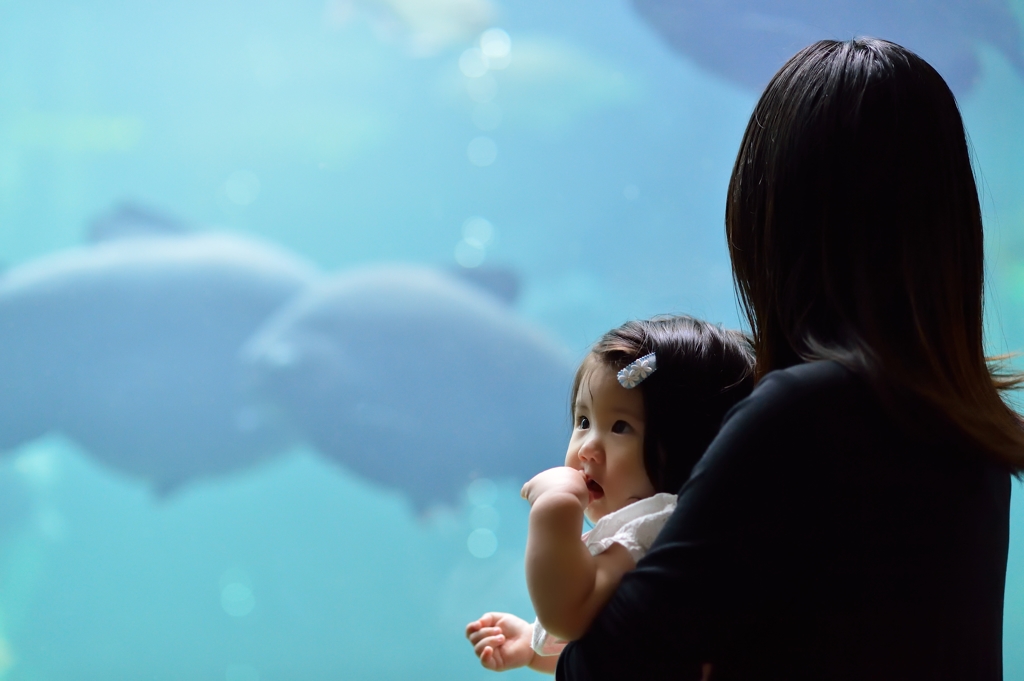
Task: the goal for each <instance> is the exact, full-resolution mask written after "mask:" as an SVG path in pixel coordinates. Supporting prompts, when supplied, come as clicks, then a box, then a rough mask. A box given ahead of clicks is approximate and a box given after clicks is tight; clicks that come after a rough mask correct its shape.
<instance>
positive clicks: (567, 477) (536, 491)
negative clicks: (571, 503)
mask: <svg viewBox="0 0 1024 681" xmlns="http://www.w3.org/2000/svg"><path fill="white" fill-rule="evenodd" d="M553 492H566V493H568V494H572V495H574V496H575V497H576V498H577V499H579V500H580V504H582V505H583V507H584V508H586V507H587V504H588V503H590V492H589V488H588V487H587V477H586V475H585V474H584V473H583V471H581V470H577V469H575V468H569V467H568V466H559V467H557V468H549V469H548V470H546V471H543V472H541V473H538V474H537V475H535V476H533V479H532V480H530V481H529V482H528V483H526V484H525V485H523V491H522V497H523V498H524V499H526V500H527V501H529V502H530V505H531V506H532V505H533V504H534V503H536V501H537V499H538V498H540V497H541V496H542V495H544V494H548V493H553Z"/></svg>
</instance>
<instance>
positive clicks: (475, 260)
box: [455, 241, 487, 268]
mask: <svg viewBox="0 0 1024 681" xmlns="http://www.w3.org/2000/svg"><path fill="white" fill-rule="evenodd" d="M485 257H487V251H486V250H485V249H484V247H483V246H480V245H478V244H471V243H469V242H468V241H460V242H459V243H457V244H455V262H457V263H459V264H460V265H462V266H463V267H470V268H472V267H480V265H482V264H483V262H484V258H485Z"/></svg>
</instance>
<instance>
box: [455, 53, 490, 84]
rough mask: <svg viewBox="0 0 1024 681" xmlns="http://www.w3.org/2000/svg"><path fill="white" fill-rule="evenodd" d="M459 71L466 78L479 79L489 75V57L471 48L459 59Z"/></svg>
mask: <svg viewBox="0 0 1024 681" xmlns="http://www.w3.org/2000/svg"><path fill="white" fill-rule="evenodd" d="M459 70H460V71H462V75H464V76H466V78H479V77H480V76H482V75H484V74H485V73H487V57H485V56H484V53H483V52H481V51H480V50H478V49H477V48H475V47H471V48H469V49H468V50H466V51H465V52H463V53H462V56H460V57H459Z"/></svg>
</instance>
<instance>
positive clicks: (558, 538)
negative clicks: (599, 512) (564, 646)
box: [526, 489, 635, 641]
mask: <svg viewBox="0 0 1024 681" xmlns="http://www.w3.org/2000/svg"><path fill="white" fill-rule="evenodd" d="M582 523H583V504H582V503H581V501H580V497H579V495H578V494H574V493H571V492H569V491H566V492H563V491H560V490H558V489H551V490H547V491H545V492H543V493H542V494H540V495H539V496H537V498H536V499H535V500H533V506H532V508H531V509H530V529H529V535H528V537H527V540H526V585H527V587H528V588H529V591H530V599H531V600H532V601H533V607H534V610H536V612H537V619H538V620H540V623H541V624H542V625H543V626H544V628H545V629H546V630H547V631H548V632H549V633H551V634H552V635H554V636H557V637H558V638H561V639H564V640H566V641H573V640H576V639H578V638H580V637H581V636H582V635H583V634H584V633H585V632H586V631H587V629H588V628H589V627H590V623H591V622H592V621H593V620H594V617H595V616H596V615H597V613H598V612H599V611H600V610H601V608H602V607H603V606H604V605H605V603H607V602H608V599H609V598H610V597H611V595H612V593H613V592H614V591H615V588H616V587H617V586H618V585H619V582H620V581H621V580H622V576H623V575H624V574H626V573H627V572H629V571H630V570H632V569H633V568H634V567H635V564H634V562H633V558H632V556H630V555H629V551H627V550H626V549H625V548H624V547H623V546H620V545H619V544H613V545H612V546H611V547H610V548H609V549H608V550H607V551H604V552H603V553H601V554H598V555H597V556H591V555H590V551H588V550H587V547H586V546H585V545H584V544H583V542H582V541H580V539H579V531H580V526H581V525H582Z"/></svg>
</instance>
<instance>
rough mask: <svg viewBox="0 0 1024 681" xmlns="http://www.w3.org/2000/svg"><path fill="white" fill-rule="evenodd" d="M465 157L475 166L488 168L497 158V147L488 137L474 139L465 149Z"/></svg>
mask: <svg viewBox="0 0 1024 681" xmlns="http://www.w3.org/2000/svg"><path fill="white" fill-rule="evenodd" d="M466 156H467V157H468V158H469V162H470V163H472V164H473V165H475V166H480V167H481V168H482V167H485V166H489V165H491V164H492V163H494V161H495V159H497V158H498V145H497V144H495V143H494V140H492V139H491V138H490V137H475V138H473V139H472V140H471V141H470V143H469V146H468V147H466Z"/></svg>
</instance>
